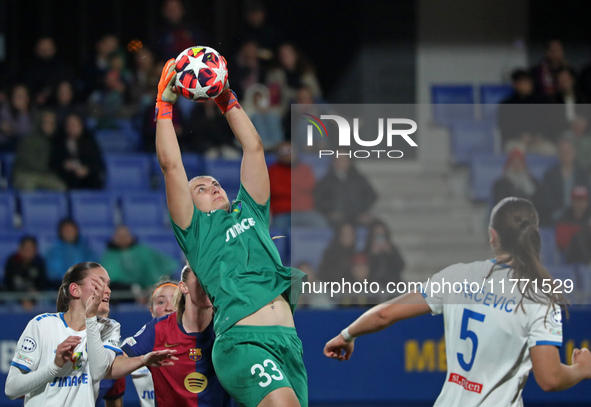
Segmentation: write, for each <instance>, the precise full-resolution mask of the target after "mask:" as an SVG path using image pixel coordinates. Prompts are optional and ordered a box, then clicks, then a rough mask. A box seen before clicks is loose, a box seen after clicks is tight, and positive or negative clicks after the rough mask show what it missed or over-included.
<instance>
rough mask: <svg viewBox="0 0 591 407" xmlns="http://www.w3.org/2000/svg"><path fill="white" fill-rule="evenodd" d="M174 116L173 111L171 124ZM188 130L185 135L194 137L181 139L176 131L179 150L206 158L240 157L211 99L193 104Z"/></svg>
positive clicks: (226, 125)
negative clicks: (185, 149)
mask: <svg viewBox="0 0 591 407" xmlns="http://www.w3.org/2000/svg"><path fill="white" fill-rule="evenodd" d="M176 114H177V111H176V110H174V111H173V123H174V115H176ZM152 116H153V114H152ZM175 128H176V126H175ZM188 129H189V131H188V132H187V133H188V134H195V135H196V137H190V138H189V139H183V134H182V133H181V134H179V132H178V130H177V133H176V134H177V137H178V139H179V144H180V145H181V149H183V148H185V146H186V148H187V149H189V150H191V151H196V152H198V153H201V154H203V153H205V155H206V156H207V157H208V158H218V157H220V156H221V157H223V158H228V159H237V158H239V157H240V152H239V150H238V147H237V146H236V143H235V140H236V139H235V137H234V134H233V133H232V130H231V129H230V128H228V124H227V122H226V119H225V118H224V116H223V114H222V113H220V110H219V109H218V108H217V106H216V104H215V102H214V101H213V99H208V100H207V101H205V102H203V103H195V104H194V107H193V110H192V111H191V117H190V120H189V122H188Z"/></svg>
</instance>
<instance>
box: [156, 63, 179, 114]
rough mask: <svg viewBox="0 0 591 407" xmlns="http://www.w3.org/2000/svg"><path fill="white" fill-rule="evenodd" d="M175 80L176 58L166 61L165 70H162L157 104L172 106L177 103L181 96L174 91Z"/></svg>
mask: <svg viewBox="0 0 591 407" xmlns="http://www.w3.org/2000/svg"><path fill="white" fill-rule="evenodd" d="M175 80H176V71H175V60H174V58H171V59H169V60H168V61H166V64H165V65H164V68H162V74H161V75H160V81H159V82H158V96H156V102H160V101H162V102H166V103H170V104H174V103H175V102H176V100H177V99H178V97H179V95H178V94H176V93H175V92H174V90H173V87H174V82H175Z"/></svg>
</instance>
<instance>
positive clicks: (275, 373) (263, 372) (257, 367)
mask: <svg viewBox="0 0 591 407" xmlns="http://www.w3.org/2000/svg"><path fill="white" fill-rule="evenodd" d="M269 366H270V368H269ZM267 371H270V373H272V374H269V373H267ZM257 373H258V375H259V377H262V378H263V379H262V380H261V381H260V382H259V386H261V387H267V386H268V385H270V384H271V382H272V381H273V380H283V373H281V370H279V369H278V368H277V365H276V364H275V362H273V361H272V360H271V359H265V360H264V361H263V364H262V365H261V364H260V363H256V364H254V365H252V367H251V368H250V374H251V375H253V376H254V375H256V374H257Z"/></svg>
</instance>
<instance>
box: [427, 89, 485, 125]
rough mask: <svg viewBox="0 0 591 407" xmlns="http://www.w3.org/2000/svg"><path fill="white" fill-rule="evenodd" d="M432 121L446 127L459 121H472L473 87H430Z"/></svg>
mask: <svg viewBox="0 0 591 407" xmlns="http://www.w3.org/2000/svg"><path fill="white" fill-rule="evenodd" d="M431 103H433V121H434V122H435V123H437V124H440V125H444V126H448V125H450V124H453V123H455V122H457V121H461V120H464V121H465V120H474V87H473V86H472V85H433V86H431Z"/></svg>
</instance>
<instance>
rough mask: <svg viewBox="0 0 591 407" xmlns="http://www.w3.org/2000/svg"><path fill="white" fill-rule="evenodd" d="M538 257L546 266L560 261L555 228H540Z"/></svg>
mask: <svg viewBox="0 0 591 407" xmlns="http://www.w3.org/2000/svg"><path fill="white" fill-rule="evenodd" d="M540 243H541V249H540V258H541V259H542V263H543V264H544V265H545V266H547V267H553V266H556V265H557V264H559V263H560V253H559V251H558V248H557V247H556V230H555V229H554V228H553V227H543V228H540Z"/></svg>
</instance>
